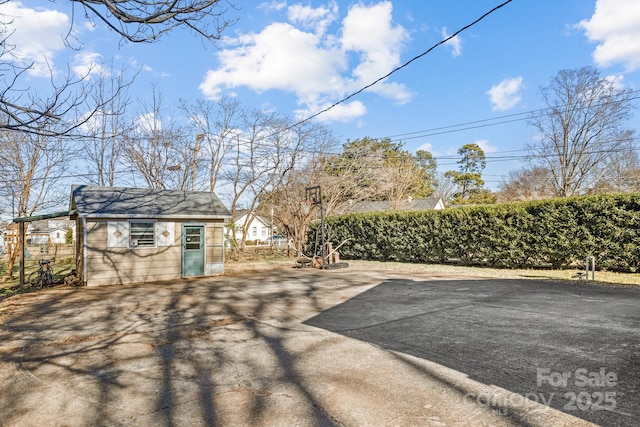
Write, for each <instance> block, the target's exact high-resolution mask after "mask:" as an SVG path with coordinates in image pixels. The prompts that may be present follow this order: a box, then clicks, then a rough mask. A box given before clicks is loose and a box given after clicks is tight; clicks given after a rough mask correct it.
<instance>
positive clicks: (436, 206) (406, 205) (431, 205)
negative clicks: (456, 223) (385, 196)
mask: <svg viewBox="0 0 640 427" xmlns="http://www.w3.org/2000/svg"><path fill="white" fill-rule="evenodd" d="M444 207H445V206H444V202H443V201H442V199H441V198H439V197H432V198H428V199H412V198H409V199H408V200H406V201H404V202H401V203H400V204H399V205H398V206H397V207H396V208H394V207H393V206H392V205H391V203H390V202H388V201H381V202H366V201H365V202H353V203H349V204H347V205H345V206H343V207H342V208H340V209H337V210H336V212H335V214H336V215H341V214H353V213H365V212H387V211H431V210H436V211H437V210H441V209H444Z"/></svg>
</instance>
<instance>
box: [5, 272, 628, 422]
mask: <svg viewBox="0 0 640 427" xmlns="http://www.w3.org/2000/svg"><path fill="white" fill-rule="evenodd" d="M639 296H640V291H639V290H635V289H632V290H629V289H619V288H605V287H595V286H585V285H581V286H572V285H562V284H557V283H554V284H550V283H547V282H538V281H500V280H480V279H479V280H469V279H466V278H452V277H448V278H444V277H442V276H437V275H429V274H424V273H423V274H417V273H414V274H410V273H400V272H388V271H382V270H380V271H376V270H367V269H365V268H362V267H358V268H348V269H344V270H334V271H318V270H311V269H292V268H283V267H278V268H274V269H272V270H270V271H261V272H260V271H259V272H252V273H242V274H235V275H228V276H223V277H218V278H213V279H206V280H192V281H186V282H180V283H164V284H147V285H139V286H129V287H108V288H99V289H81V290H65V289H56V290H51V291H48V292H42V293H33V294H25V295H21V296H18V297H14V298H10V299H7V300H5V301H3V302H2V303H0V425H2V426H43V425H47V426H49V425H70V426H79V425H91V426H94V425H95V426H98V425H110V426H114V425H118V426H120V425H123V426H124V425H132V426H133V425H136V426H139V425H149V426H192V425H193V426H200V425H203V426H211V425H234V426H236V425H240V426H243V425H246V426H250V425H265V426H272V425H276V426H278V425H281V426H290V425H300V426H307V425H308V426H316V425H322V426H324V425H326V426H333V425H340V426H341V425H347V426H356V425H372V426H374V425H375V426H380V425H436V426H438V425H498V426H500V425H531V426H534V425H541V426H542V425H588V424H589V423H588V421H589V420H590V421H593V422H598V423H603V424H607V425H615V424H619V425H631V423H632V420H634V419H637V418H638V417H640V413H639V412H638V409H637V405H636V404H635V402H637V400H638V369H639V360H638V357H637V355H638V351H639V350H640V348H639V343H640V339H639V332H638V326H639V323H640V316H639V313H640V309H638V301H639V299H638V298H639ZM567 373H568V374H569V375H570V376H569V377H568V378H567V379H566V381H565V382H563V381H562V378H564V377H563V376H566V375H567ZM612 375H615V377H616V378H615V381H614V379H613V378H612ZM583 377H584V378H586V379H589V378H591V377H593V379H592V380H591V382H590V383H588V384H586V385H585V384H582V382H580V380H582V379H583ZM596 377H598V379H599V378H600V377H602V381H604V383H603V384H601V385H597V384H596V383H595V382H594V381H596ZM538 382H539V383H540V384H538ZM598 392H602V393H603V397H602V402H600V404H601V405H600V406H606V407H607V408H605V409H613V410H611V411H610V410H595V408H594V407H593V405H594V404H595V403H596V402H595V401H597V400H598V399H599V397H598V396H599V395H597V394H596V393H598ZM571 393H574V394H576V402H575V405H576V410H573V409H572V407H571V406H567V405H568V404H570V403H571V402H570V400H571ZM580 393H582V394H580ZM605 393H608V394H606V396H605ZM611 393H614V394H613V395H612V394H611ZM552 395H553V396H552ZM556 395H557V396H560V395H562V396H561V397H556ZM523 396H527V397H528V398H525V397H523ZM612 396H613V397H612ZM587 397H588V398H589V399H590V400H589V402H587ZM545 399H546V400H545ZM556 399H557V400H556ZM562 399H564V400H562ZM578 399H582V400H578ZM544 403H550V404H551V407H549V406H546V405H544ZM587 403H589V405H587ZM612 406H615V408H611V407H612ZM558 409H560V410H558Z"/></svg>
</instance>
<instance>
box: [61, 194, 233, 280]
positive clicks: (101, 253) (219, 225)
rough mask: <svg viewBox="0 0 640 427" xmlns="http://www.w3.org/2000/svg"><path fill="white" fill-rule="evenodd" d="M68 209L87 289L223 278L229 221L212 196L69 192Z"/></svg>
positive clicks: (226, 211)
mask: <svg viewBox="0 0 640 427" xmlns="http://www.w3.org/2000/svg"><path fill="white" fill-rule="evenodd" d="M69 209H70V215H71V218H72V219H75V221H76V232H77V238H76V269H77V274H78V277H79V278H80V280H82V282H83V283H85V284H86V285H88V286H96V285H116V284H118V285H123V284H127V283H136V282H155V281H164V280H174V279H179V278H183V277H195V276H215V275H219V274H222V273H224V224H225V221H226V220H227V219H228V218H230V217H231V214H230V213H229V210H228V209H227V208H226V207H225V206H224V205H223V204H222V202H221V201H220V199H219V198H218V197H217V196H216V195H215V194H214V193H211V192H185V191H174V190H150V189H141V188H122V187H96V186H84V185H83V186H73V187H72V188H71V201H70V208H69Z"/></svg>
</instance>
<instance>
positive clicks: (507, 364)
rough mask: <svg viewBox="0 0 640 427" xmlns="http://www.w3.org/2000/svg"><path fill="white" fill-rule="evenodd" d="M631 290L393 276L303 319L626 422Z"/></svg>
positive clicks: (635, 351) (635, 345) (631, 394)
mask: <svg viewBox="0 0 640 427" xmlns="http://www.w3.org/2000/svg"><path fill="white" fill-rule="evenodd" d="M639 298H640V289H623V288H613V287H604V286H594V285H584V284H583V285H575V284H567V283H563V282H552V281H541V280H527V281H521V280H497V279H493V280H455V281H454V280H428V281H416V280H411V279H394V280H387V281H385V282H383V283H381V284H379V285H378V286H375V287H373V288H371V289H369V290H367V291H366V292H363V293H361V294H359V295H357V296H355V297H354V298H352V299H350V300H348V301H346V302H344V303H342V304H340V305H337V306H335V307H333V308H331V309H328V310H325V311H323V312H322V313H320V314H319V315H317V316H315V317H314V318H312V319H309V320H307V321H306V322H305V324H307V325H311V326H315V327H319V328H323V329H326V330H329V331H332V332H336V333H339V334H342V335H344V336H348V337H351V338H355V339H358V340H361V341H365V342H369V343H373V344H374V345H376V346H380V347H382V348H385V349H387V350H393V351H397V352H401V353H403V354H407V355H412V356H415V357H417V358H420V359H423V360H427V361H431V362H435V363H437V364H439V365H442V366H445V367H448V368H450V369H453V370H455V371H459V372H462V373H464V374H466V375H468V377H469V378H471V379H473V380H475V381H478V382H480V383H483V384H488V385H495V386H498V387H501V388H503V389H506V390H510V391H512V392H514V393H517V394H519V395H521V396H524V397H526V398H527V399H529V400H532V401H535V402H538V403H542V404H546V405H548V406H551V407H553V408H555V409H558V410H561V411H563V412H566V413H568V414H571V415H573V416H577V417H579V418H583V419H585V420H588V421H590V422H595V423H599V424H605V425H611V424H615V425H634V424H635V423H636V420H638V419H640V409H638V406H637V405H636V402H637V393H638V388H639V386H640V380H639V378H640V353H639V350H640V309H639V308H638V304H637V301H638V300H639ZM427 373H428V374H429V375H433V371H429V372H427ZM563 375H564V378H565V381H561V380H560V378H563V377H562V376H563ZM606 379H608V382H607V381H606ZM441 380H442V381H444V382H446V380H444V379H441ZM603 381H604V382H603ZM448 385H449V386H451V387H456V385H455V384H448ZM463 391H464V390H460V392H461V393H462V392H463ZM606 396H608V397H609V398H608V399H606V400H605V397H606ZM485 403H487V399H485ZM488 403H492V402H491V401H488ZM489 406H491V405H489ZM494 409H497V410H502V409H501V408H499V407H498V408H494ZM512 415H513V416H516V417H517V416H518V414H512ZM514 421H516V422H517V423H518V424H520V423H523V422H525V420H523V419H516V420H514Z"/></svg>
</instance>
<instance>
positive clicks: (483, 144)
mask: <svg viewBox="0 0 640 427" xmlns="http://www.w3.org/2000/svg"><path fill="white" fill-rule="evenodd" d="M474 144H476V145H477V146H478V147H480V148H482V151H484V154H489V153H495V152H496V151H498V147H494V146H493V145H491V144H489V141H488V140H486V139H479V140H477V141H475V142H474Z"/></svg>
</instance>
